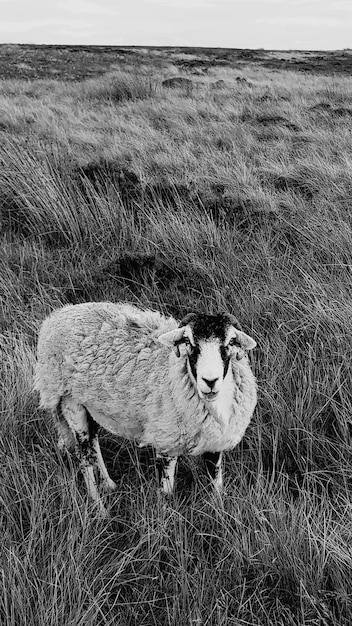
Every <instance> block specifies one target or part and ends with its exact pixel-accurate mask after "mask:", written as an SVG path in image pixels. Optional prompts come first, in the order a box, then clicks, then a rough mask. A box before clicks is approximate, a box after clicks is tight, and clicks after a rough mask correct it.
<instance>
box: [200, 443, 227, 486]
mask: <svg viewBox="0 0 352 626" xmlns="http://www.w3.org/2000/svg"><path fill="white" fill-rule="evenodd" d="M203 459H204V462H205V467H206V469H207V472H208V474H209V476H210V478H211V479H212V483H213V485H214V487H215V489H216V491H219V492H220V491H221V489H222V487H223V475H222V452H205V453H204V454H203Z"/></svg>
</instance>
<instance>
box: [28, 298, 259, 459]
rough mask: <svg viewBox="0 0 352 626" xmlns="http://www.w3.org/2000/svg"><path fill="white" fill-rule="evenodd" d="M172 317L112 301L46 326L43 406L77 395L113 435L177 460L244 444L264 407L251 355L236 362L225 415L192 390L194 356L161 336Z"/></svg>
mask: <svg viewBox="0 0 352 626" xmlns="http://www.w3.org/2000/svg"><path fill="white" fill-rule="evenodd" d="M177 325H178V323H177V321H176V320H175V319H174V318H172V317H164V316H163V315H161V314H160V313H159V312H156V311H148V310H147V311H141V310H140V309H137V308H136V307H134V306H132V305H128V304H113V303H109V302H97V303H85V304H80V305H74V306H73V305H68V306H65V307H63V308H62V309H58V310H57V311H54V312H53V313H52V314H51V315H50V316H49V317H48V318H47V319H46V320H45V321H44V322H43V324H42V327H41V330H40V334H39V340H38V358H37V366H36V373H35V388H36V389H37V390H38V391H39V393H40V400H41V406H42V407H44V408H46V409H56V408H57V407H58V405H59V403H60V399H61V398H62V397H65V396H69V397H71V398H72V399H74V400H75V401H76V402H77V403H79V404H82V405H83V406H84V407H86V409H87V410H88V411H89V413H90V414H91V416H92V417H93V419H94V420H95V421H96V422H98V424H100V425H101V426H103V427H104V428H105V429H106V430H108V431H110V432H111V433H114V434H116V435H121V436H122V437H125V438H127V439H130V440H134V441H135V442H136V443H137V444H138V445H140V446H146V445H152V446H153V447H154V448H155V449H156V450H157V451H158V452H160V453H163V454H168V455H170V456H171V455H172V456H177V455H180V454H191V455H198V454H202V453H203V452H206V451H208V452H220V451H222V450H227V449H231V448H234V447H235V446H236V445H237V444H238V443H239V441H240V440H241V439H242V437H243V435H244V432H245V430H246V428H247V426H248V424H249V421H250V419H251V416H252V413H253V410H254V408H255V405H256V398H257V396H256V383H255V378H254V375H253V373H252V371H251V369H250V366H249V363H248V359H247V356H245V357H244V358H243V359H242V360H240V361H237V360H235V359H234V360H232V361H231V366H232V372H233V377H234V388H233V401H232V411H231V412H229V414H228V415H221V414H219V413H218V412H217V410H216V408H214V407H213V406H212V404H211V403H206V402H204V400H202V399H201V398H200V397H199V395H198V393H197V391H196V389H195V387H194V385H193V384H192V382H191V380H190V377H189V374H188V371H187V363H186V356H185V355H183V354H181V356H180V357H179V358H178V357H177V356H176V354H175V353H174V351H173V350H170V348H168V347H166V346H164V345H162V344H161V343H160V342H159V341H158V336H160V335H161V334H163V333H165V332H167V331H170V330H173V329H174V328H176V327H177Z"/></svg>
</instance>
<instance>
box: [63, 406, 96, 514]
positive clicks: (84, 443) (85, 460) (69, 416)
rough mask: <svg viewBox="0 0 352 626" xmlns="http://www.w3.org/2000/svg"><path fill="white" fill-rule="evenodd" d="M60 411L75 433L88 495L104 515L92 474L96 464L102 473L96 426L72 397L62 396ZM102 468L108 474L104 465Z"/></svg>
mask: <svg viewBox="0 0 352 626" xmlns="http://www.w3.org/2000/svg"><path fill="white" fill-rule="evenodd" d="M61 412H62V415H63V417H64V418H65V420H66V422H67V424H68V425H69V427H70V428H71V430H72V432H73V433H74V435H75V440H76V454H77V457H78V460H79V464H80V467H81V471H82V474H83V478H84V482H85V484H86V487H87V491H88V495H89V496H90V497H91V498H92V500H94V502H95V503H96V504H97V505H98V507H99V510H100V514H101V515H102V516H104V517H105V516H106V514H107V513H106V509H105V507H104V505H103V503H102V501H101V498H100V495H99V492H98V487H97V483H96V480H95V475H94V468H95V467H97V466H98V467H99V470H100V472H101V473H103V470H102V464H103V465H104V461H103V459H102V456H101V452H100V447H99V442H98V438H97V429H98V426H97V424H96V423H95V422H94V420H93V419H92V418H91V416H90V415H89V413H88V412H87V411H86V409H85V408H84V406H82V405H81V404H78V403H77V402H75V401H74V400H72V398H63V400H62V402H61ZM104 468H105V472H106V475H107V476H108V473H107V469H106V467H105V465H104Z"/></svg>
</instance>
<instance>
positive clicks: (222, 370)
mask: <svg viewBox="0 0 352 626" xmlns="http://www.w3.org/2000/svg"><path fill="white" fill-rule="evenodd" d="M238 327H239V323H238V321H237V320H236V318H234V317H233V316H231V315H227V314H225V313H219V314H218V315H204V314H190V315H188V316H187V317H186V318H185V319H184V320H182V322H181V323H180V326H179V328H176V329H175V330H172V331H170V332H168V333H165V334H163V335H161V336H160V337H159V341H161V343H163V344H165V345H169V346H173V347H174V349H175V352H176V355H177V356H181V355H182V356H184V357H185V358H186V359H187V367H188V372H189V375H190V377H191V379H192V382H193V384H194V385H195V387H196V389H197V391H198V394H199V396H200V397H201V398H203V399H204V400H206V401H208V402H213V401H214V400H216V398H217V397H218V395H219V393H220V391H221V388H222V385H223V383H224V380H225V378H226V376H227V375H228V371H229V365H230V362H231V359H233V358H234V359H237V360H240V359H242V358H243V357H244V355H245V352H246V351H247V350H251V349H252V348H254V347H255V346H256V342H255V341H254V339H252V338H251V337H249V336H248V335H246V334H245V333H244V332H242V331H241V330H239V328H238Z"/></svg>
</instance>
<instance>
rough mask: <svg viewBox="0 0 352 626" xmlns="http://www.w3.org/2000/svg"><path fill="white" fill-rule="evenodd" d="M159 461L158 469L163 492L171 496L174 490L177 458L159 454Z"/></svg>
mask: <svg viewBox="0 0 352 626" xmlns="http://www.w3.org/2000/svg"><path fill="white" fill-rule="evenodd" d="M157 459H159V461H160V464H159V467H158V469H159V481H160V485H161V490H162V492H163V493H164V494H165V495H168V496H169V495H171V494H172V492H173V490H174V483H175V469H176V463H177V456H168V455H167V454H159V453H157Z"/></svg>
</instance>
